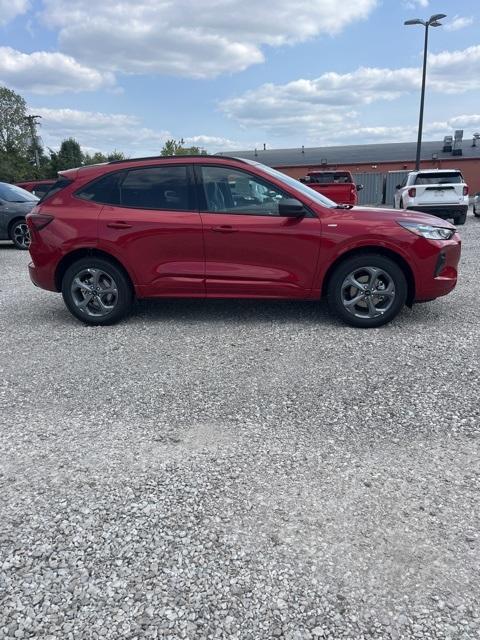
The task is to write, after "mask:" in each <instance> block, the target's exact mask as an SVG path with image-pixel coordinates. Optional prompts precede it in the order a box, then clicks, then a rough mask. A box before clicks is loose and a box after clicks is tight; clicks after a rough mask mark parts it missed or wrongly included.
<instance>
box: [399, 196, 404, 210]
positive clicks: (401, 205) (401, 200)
mask: <svg viewBox="0 0 480 640" xmlns="http://www.w3.org/2000/svg"><path fill="white" fill-rule="evenodd" d="M398 208H399V209H405V207H404V205H403V198H400V205H399V207H398Z"/></svg>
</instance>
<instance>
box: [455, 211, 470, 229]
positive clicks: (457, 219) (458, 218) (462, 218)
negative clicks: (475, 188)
mask: <svg viewBox="0 0 480 640" xmlns="http://www.w3.org/2000/svg"><path fill="white" fill-rule="evenodd" d="M466 221H467V214H466V213H462V214H460V215H459V216H455V218H454V219H453V222H454V223H455V224H456V225H459V226H460V225H462V224H465V222H466Z"/></svg>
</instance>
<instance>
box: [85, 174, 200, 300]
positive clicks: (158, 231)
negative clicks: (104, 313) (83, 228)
mask: <svg viewBox="0 0 480 640" xmlns="http://www.w3.org/2000/svg"><path fill="white" fill-rule="evenodd" d="M192 176H193V173H192V168H191V167H190V166H188V164H178V163H172V164H168V163H162V165H157V166H150V167H145V166H143V167H139V168H134V167H133V168H129V169H127V170H124V171H120V172H119V173H116V174H109V176H106V177H104V178H103V179H102V180H103V184H102V183H100V184H98V183H97V184H94V185H93V187H90V191H89V190H88V188H87V190H86V191H85V190H84V193H83V197H85V198H86V199H95V197H96V198H97V201H98V200H100V201H103V202H104V206H103V208H102V210H101V212H100V215H99V221H98V244H99V248H100V249H104V250H105V251H108V252H109V253H112V254H113V255H115V256H117V257H118V259H119V260H120V261H121V262H122V264H124V265H125V267H126V268H127V269H128V270H129V272H130V273H131V274H133V277H134V279H135V284H136V288H137V293H138V294H139V295H140V296H142V297H157V296H194V297H204V296H205V255H204V246H203V234H202V221H201V218H200V215H199V212H198V209H197V208H196V204H195V190H194V188H193V179H192ZM92 192H93V196H91V193H92Z"/></svg>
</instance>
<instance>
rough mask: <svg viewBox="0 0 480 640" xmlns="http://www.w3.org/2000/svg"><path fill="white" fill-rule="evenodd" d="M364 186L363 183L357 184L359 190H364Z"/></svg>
mask: <svg viewBox="0 0 480 640" xmlns="http://www.w3.org/2000/svg"><path fill="white" fill-rule="evenodd" d="M364 188H365V187H364V186H363V184H357V191H362V189H364Z"/></svg>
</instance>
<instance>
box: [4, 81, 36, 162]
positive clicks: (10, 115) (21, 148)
mask: <svg viewBox="0 0 480 640" xmlns="http://www.w3.org/2000/svg"><path fill="white" fill-rule="evenodd" d="M29 143H30V129H29V126H28V122H27V104H26V102H25V100H24V99H23V98H22V96H20V95H18V93H15V91H12V90H11V89H7V87H0V152H2V153H17V154H19V155H23V156H25V157H27V152H28V146H29Z"/></svg>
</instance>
